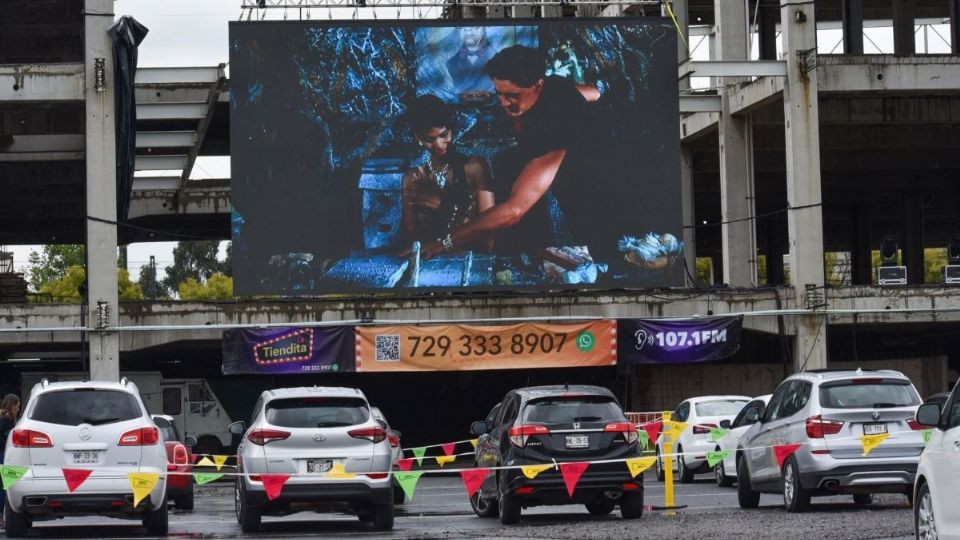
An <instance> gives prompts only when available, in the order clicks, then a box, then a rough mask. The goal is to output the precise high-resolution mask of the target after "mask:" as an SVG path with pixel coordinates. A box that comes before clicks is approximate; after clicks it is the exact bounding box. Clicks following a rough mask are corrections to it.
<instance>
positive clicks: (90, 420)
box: [80, 418, 119, 426]
mask: <svg viewBox="0 0 960 540" xmlns="http://www.w3.org/2000/svg"><path fill="white" fill-rule="evenodd" d="M117 420H119V418H81V419H80V422H81V423H82V424H90V425H91V426H99V425H101V424H109V423H110V422H116V421H117Z"/></svg>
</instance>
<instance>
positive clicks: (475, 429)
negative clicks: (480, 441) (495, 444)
mask: <svg viewBox="0 0 960 540" xmlns="http://www.w3.org/2000/svg"><path fill="white" fill-rule="evenodd" d="M488 431H490V427H489V426H487V423H486V422H484V421H483V420H479V421H477V422H474V423H472V424H470V433H472V434H474V435H483V434H485V433H487V432H488Z"/></svg>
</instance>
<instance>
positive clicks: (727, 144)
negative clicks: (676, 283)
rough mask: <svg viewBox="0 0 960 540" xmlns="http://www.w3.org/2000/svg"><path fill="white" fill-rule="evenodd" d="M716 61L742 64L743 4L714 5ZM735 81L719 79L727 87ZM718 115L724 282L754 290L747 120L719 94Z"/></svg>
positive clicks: (744, 37) (744, 52)
mask: <svg viewBox="0 0 960 540" xmlns="http://www.w3.org/2000/svg"><path fill="white" fill-rule="evenodd" d="M714 13H715V14H716V34H717V56H718V58H719V59H720V60H746V59H747V58H748V52H747V5H746V2H744V1H740V0H737V1H734V2H731V1H729V0H716V1H715V3H714ZM737 81H738V79H736V78H724V79H723V85H724V87H727V86H729V85H733V84H735V83H736V82H737ZM720 95H721V103H722V111H721V113H720V121H719V123H718V127H719V138H720V210H721V214H720V215H721V218H722V220H723V222H724V224H723V225H722V226H721V233H720V234H721V238H722V242H723V244H722V245H723V281H724V283H727V284H728V285H730V286H732V287H754V286H756V284H757V272H756V259H757V249H756V246H757V244H756V234H755V232H754V228H755V227H756V223H754V221H753V220H752V219H750V218H751V217H753V216H754V211H753V203H754V200H753V167H752V163H753V156H752V148H751V144H750V139H751V137H750V135H751V125H750V121H749V119H748V118H745V117H734V116H733V115H731V114H730V112H729V111H730V98H729V94H728V92H727V91H726V88H723V89H721V91H720Z"/></svg>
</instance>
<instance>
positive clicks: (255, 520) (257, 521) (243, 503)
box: [237, 479, 263, 532]
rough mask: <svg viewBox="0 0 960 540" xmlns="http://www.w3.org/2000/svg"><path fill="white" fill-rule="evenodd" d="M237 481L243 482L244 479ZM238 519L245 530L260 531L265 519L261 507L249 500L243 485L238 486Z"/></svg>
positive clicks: (242, 529)
mask: <svg viewBox="0 0 960 540" xmlns="http://www.w3.org/2000/svg"><path fill="white" fill-rule="evenodd" d="M237 482H238V483H239V482H242V479H237ZM237 521H239V522H240V530H241V531H243V532H256V531H259V530H260V526H261V525H262V521H263V519H262V515H261V510H260V507H258V506H255V505H252V504H250V503H248V502H247V494H246V490H244V489H243V488H242V487H238V488H237Z"/></svg>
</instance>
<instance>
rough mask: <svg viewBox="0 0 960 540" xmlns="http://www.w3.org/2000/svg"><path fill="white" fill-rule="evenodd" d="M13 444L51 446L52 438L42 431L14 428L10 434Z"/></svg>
mask: <svg viewBox="0 0 960 540" xmlns="http://www.w3.org/2000/svg"><path fill="white" fill-rule="evenodd" d="M10 438H11V440H12V442H13V445H14V446H17V447H20V448H52V447H53V439H51V438H50V436H49V435H47V434H46V433H43V432H42V431H35V430H32V429H15V430H13V433H11V434H10Z"/></svg>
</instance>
